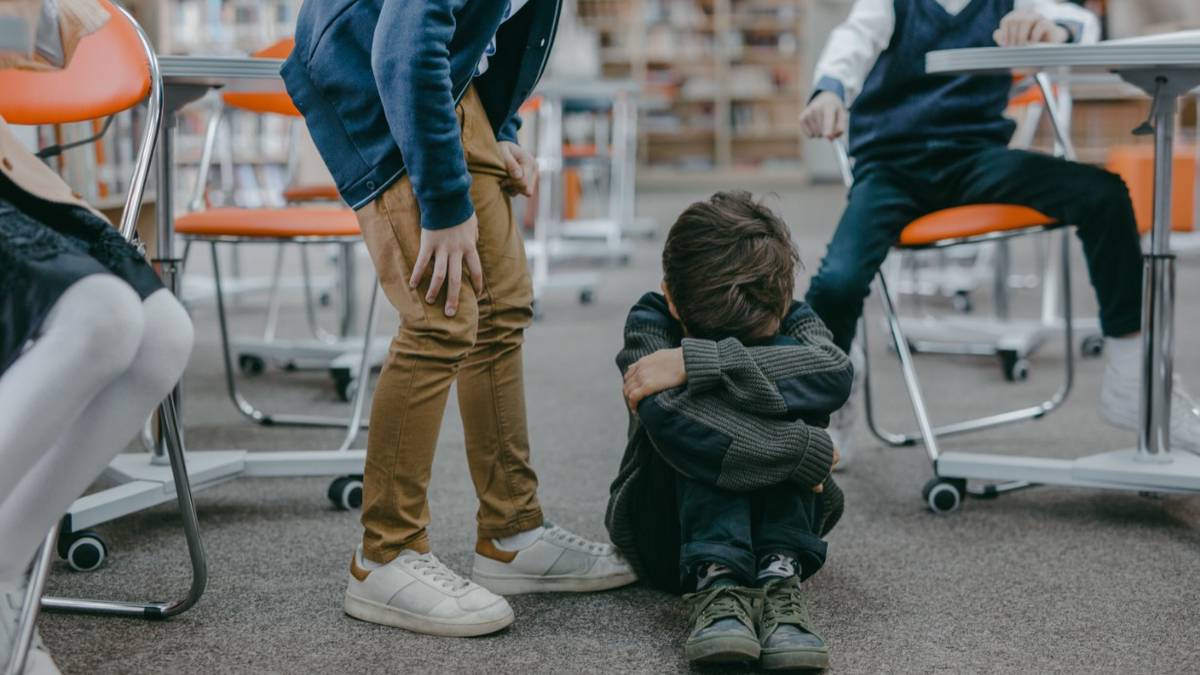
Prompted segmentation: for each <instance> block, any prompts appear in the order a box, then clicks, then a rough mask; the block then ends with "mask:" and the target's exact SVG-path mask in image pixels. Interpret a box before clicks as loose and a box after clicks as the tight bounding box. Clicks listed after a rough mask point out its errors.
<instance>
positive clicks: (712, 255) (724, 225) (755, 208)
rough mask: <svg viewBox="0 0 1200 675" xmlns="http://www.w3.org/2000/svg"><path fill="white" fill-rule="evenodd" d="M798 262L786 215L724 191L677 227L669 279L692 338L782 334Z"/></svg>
mask: <svg viewBox="0 0 1200 675" xmlns="http://www.w3.org/2000/svg"><path fill="white" fill-rule="evenodd" d="M799 260H800V258H799V255H798V254H797V253H796V248H795V246H794V245H793V244H792V237H791V234H790V233H789V232H788V228H787V225H785V224H784V222H783V221H782V220H780V218H779V216H777V215H775V214H774V213H773V212H772V211H771V210H770V209H768V208H767V207H766V206H764V205H763V204H762V203H760V202H756V201H755V200H754V198H753V197H751V195H750V193H749V192H742V191H733V192H718V193H716V194H714V195H713V196H712V197H710V198H709V200H708V201H706V202H696V203H694V204H692V205H691V206H689V207H688V208H687V209H686V210H685V211H684V212H683V213H681V214H680V215H679V218H678V219H677V220H676V221H675V224H674V225H672V226H671V232H670V233H669V234H668V235H667V243H666V244H665V245H664V247H663V280H664V282H665V283H666V286H667V292H668V293H670V295H671V300H672V302H673V304H674V305H675V309H676V311H677V312H678V313H679V319H680V321H681V322H682V323H683V326H684V328H685V329H686V331H687V333H688V335H691V336H693V337H698V338H706V339H714V340H715V339H722V338H726V337H734V338H737V339H739V340H741V341H742V342H755V341H761V340H763V339H765V338H768V337H771V336H772V335H774V334H775V333H776V332H777V331H778V330H779V323H780V321H781V320H782V319H783V317H784V315H785V314H787V311H788V308H789V307H790V305H791V302H792V292H793V290H794V288H795V276H796V265H797V264H798V263H799Z"/></svg>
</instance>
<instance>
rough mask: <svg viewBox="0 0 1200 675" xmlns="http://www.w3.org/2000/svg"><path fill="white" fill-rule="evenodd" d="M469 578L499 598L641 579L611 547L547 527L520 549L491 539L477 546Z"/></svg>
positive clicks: (604, 587)
mask: <svg viewBox="0 0 1200 675" xmlns="http://www.w3.org/2000/svg"><path fill="white" fill-rule="evenodd" d="M471 579H472V580H474V581H475V582H476V583H478V584H479V585H480V586H483V587H484V588H486V589H488V590H490V591H492V592H494V593H499V594H500V595H515V594H518V593H547V592H590V591H606V590H608V589H610V588H618V587H620V586H626V585H628V584H631V583H633V582H634V581H637V575H635V574H634V572H633V568H631V567H630V566H629V563H627V562H625V559H624V558H622V557H621V554H620V553H618V552H617V550H616V549H615V548H613V546H612V545H611V544H599V543H596V542H593V541H588V540H587V539H584V538H583V537H580V536H578V535H575V534H572V533H570V532H568V531H567V530H564V529H563V528H561V527H558V526H557V525H551V524H549V523H547V524H546V526H545V529H544V530H543V531H542V533H541V536H540V537H538V538H537V539H536V540H535V541H534V542H533V543H532V544H530V545H529V546H526V547H525V548H522V549H521V550H519V551H504V550H501V549H500V548H499V547H497V546H496V544H495V542H494V541H493V540H491V539H485V540H482V541H480V542H479V544H478V545H476V547H475V565H474V566H473V568H472V569H471Z"/></svg>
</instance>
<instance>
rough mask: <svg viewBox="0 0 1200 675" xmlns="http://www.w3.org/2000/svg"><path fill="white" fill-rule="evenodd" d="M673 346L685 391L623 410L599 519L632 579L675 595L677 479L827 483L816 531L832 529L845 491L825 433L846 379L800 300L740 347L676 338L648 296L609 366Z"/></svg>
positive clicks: (837, 355) (755, 485)
mask: <svg viewBox="0 0 1200 675" xmlns="http://www.w3.org/2000/svg"><path fill="white" fill-rule="evenodd" d="M679 346H682V347H683V358H684V364H685V368H686V370H687V378H688V381H687V384H686V385H684V386H682V387H679V388H676V389H670V390H667V391H664V392H661V393H658V394H655V395H653V396H649V397H646V398H645V399H643V400H642V401H641V403H639V404H638V414H637V415H636V416H633V415H630V421H629V442H628V444H627V445H626V447H625V455H624V457H623V458H622V460H621V468H620V470H619V472H618V475H617V478H616V480H614V481H613V483H612V487H611V488H610V490H609V492H610V496H609V502H608V511H607V514H606V517H605V524H606V525H607V527H608V531H609V536H610V537H611V538H612V541H613V543H614V544H615V545H616V546H617V548H618V549H620V550H621V552H622V553H623V554H624V555H625V556H626V558H628V559H629V561H630V563H631V564H632V565H633V566H634V569H635V570H637V572H638V575H639V577H640V578H641V579H642V580H643V581H645V582H647V583H649V584H650V585H652V586H656V587H659V588H662V589H664V590H669V591H676V592H677V591H679V590H680V589H679V573H678V569H679V568H678V563H679V536H680V535H679V515H678V509H677V507H676V503H675V487H674V483H675V477H676V476H678V475H680V474H682V475H684V476H687V477H688V478H691V479H693V480H699V481H704V482H707V483H710V484H713V485H716V486H717V487H720V488H722V489H725V490H732V491H752V490H757V489H760V488H763V487H767V486H770V485H776V484H779V483H789V482H790V483H794V484H795V485H796V486H797V487H798V489H811V488H812V487H813V486H814V485H817V484H819V483H821V484H824V485H825V490H824V492H823V493H822V494H821V508H820V513H821V523H820V526H819V530H820V531H819V532H816V533H815V534H818V535H821V536H823V535H824V534H825V533H827V532H828V531H829V530H830V529H832V528H833V526H834V525H835V524H836V523H837V521H838V519H839V518H840V517H841V514H842V492H841V490H840V489H839V488H838V486H837V485H836V484H835V483H834V481H833V479H832V478H831V477H830V470H831V468H832V463H833V443H832V442H831V441H830V438H829V434H828V433H827V432H826V431H825V427H826V426H828V423H829V415H830V414H832V413H833V412H834V411H836V410H837V409H839V408H841V407H842V405H843V404H845V402H846V399H847V398H848V397H849V395H850V385H851V382H852V381H853V379H854V371H853V367H852V366H851V365H850V360H849V359H848V358H846V355H845V354H844V353H843V352H842V351H841V350H840V349H838V348H837V346H836V345H834V344H833V339H832V335H831V334H830V332H829V329H828V328H826V327H825V324H823V323H822V322H821V320H820V319H819V318H817V315H816V314H815V313H814V312H813V310H812V309H811V308H810V307H809V306H808V305H806V304H803V303H799V302H794V303H792V308H791V310H790V311H789V312H788V315H787V316H786V317H785V318H784V321H783V323H782V325H781V327H780V332H779V335H778V336H776V337H775V339H774V340H773V341H771V342H770V343H769V344H765V345H761V346H753V347H747V346H745V345H743V344H742V343H741V342H739V341H737V340H736V339H733V338H728V339H725V340H721V341H719V342H714V341H712V340H697V339H692V338H685V337H683V331H682V329H681V327H680V325H679V322H677V321H676V320H675V319H673V318H672V317H671V315H670V312H669V310H668V308H667V304H666V300H665V298H663V296H662V295H660V294H658V293H647V294H646V295H644V296H642V299H641V300H639V301H638V303H637V304H636V305H634V307H633V309H632V310H630V312H629V317H628V319H627V320H626V322H625V346H624V348H623V349H622V350H621V352H620V353H619V354H618V355H617V367H618V368H619V369H620V370H621V373H622V374H624V372H625V371H626V370H628V368H629V367H630V366H632V365H633V364H634V363H635V362H637V360H638V359H640V358H642V357H643V356H646V355H648V354H651V353H653V352H656V351H658V350H660V349H670V348H674V347H679Z"/></svg>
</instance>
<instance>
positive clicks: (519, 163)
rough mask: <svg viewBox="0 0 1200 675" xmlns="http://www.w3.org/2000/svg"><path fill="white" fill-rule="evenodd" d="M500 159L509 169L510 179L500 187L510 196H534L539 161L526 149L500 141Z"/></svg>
mask: <svg viewBox="0 0 1200 675" xmlns="http://www.w3.org/2000/svg"><path fill="white" fill-rule="evenodd" d="M499 145H500V157H501V158H503V159H504V166H505V167H506V168H507V169H508V178H505V179H504V180H503V181H502V182H501V183H500V186H501V187H502V188H504V191H505V192H507V193H508V194H509V196H516V195H525V196H526V197H532V196H533V188H534V187H535V186H537V181H538V167H537V160H536V159H534V158H533V155H531V154H529V151H527V150H526V149H525V148H522V147H521V146H519V145H517V144H516V143H512V142H510V141H500V143H499Z"/></svg>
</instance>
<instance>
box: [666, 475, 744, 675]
mask: <svg viewBox="0 0 1200 675" xmlns="http://www.w3.org/2000/svg"><path fill="white" fill-rule="evenodd" d="M675 494H676V503H677V504H678V507H679V524H680V535H681V536H680V541H681V544H680V553H679V572H680V576H681V577H682V579H683V585H684V588H695V589H696V592H695V593H691V594H689V595H685V596H684V601H685V603H686V604H687V610H688V637H687V640H686V641H685V642H684V646H683V649H684V654H685V655H686V656H687V659H688V661H691V662H693V663H723V662H739V661H753V660H755V659H757V658H758V656H759V653H760V651H761V647H760V645H759V640H758V636H757V635H756V634H755V632H754V602H755V599H756V598H757V596H758V593H757V591H756V590H755V589H753V588H749V587H748V586H749V585H750V582H751V580H752V579H753V578H754V552H753V546H752V543H751V539H750V536H751V524H750V517H751V499H750V496H749V495H748V494H745V493H737V492H727V491H725V490H721V489H719V488H716V487H714V486H711V485H708V484H706V483H700V482H698V481H694V480H691V479H688V478H685V477H683V476H680V477H679V480H678V483H677V486H676V492H675Z"/></svg>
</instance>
